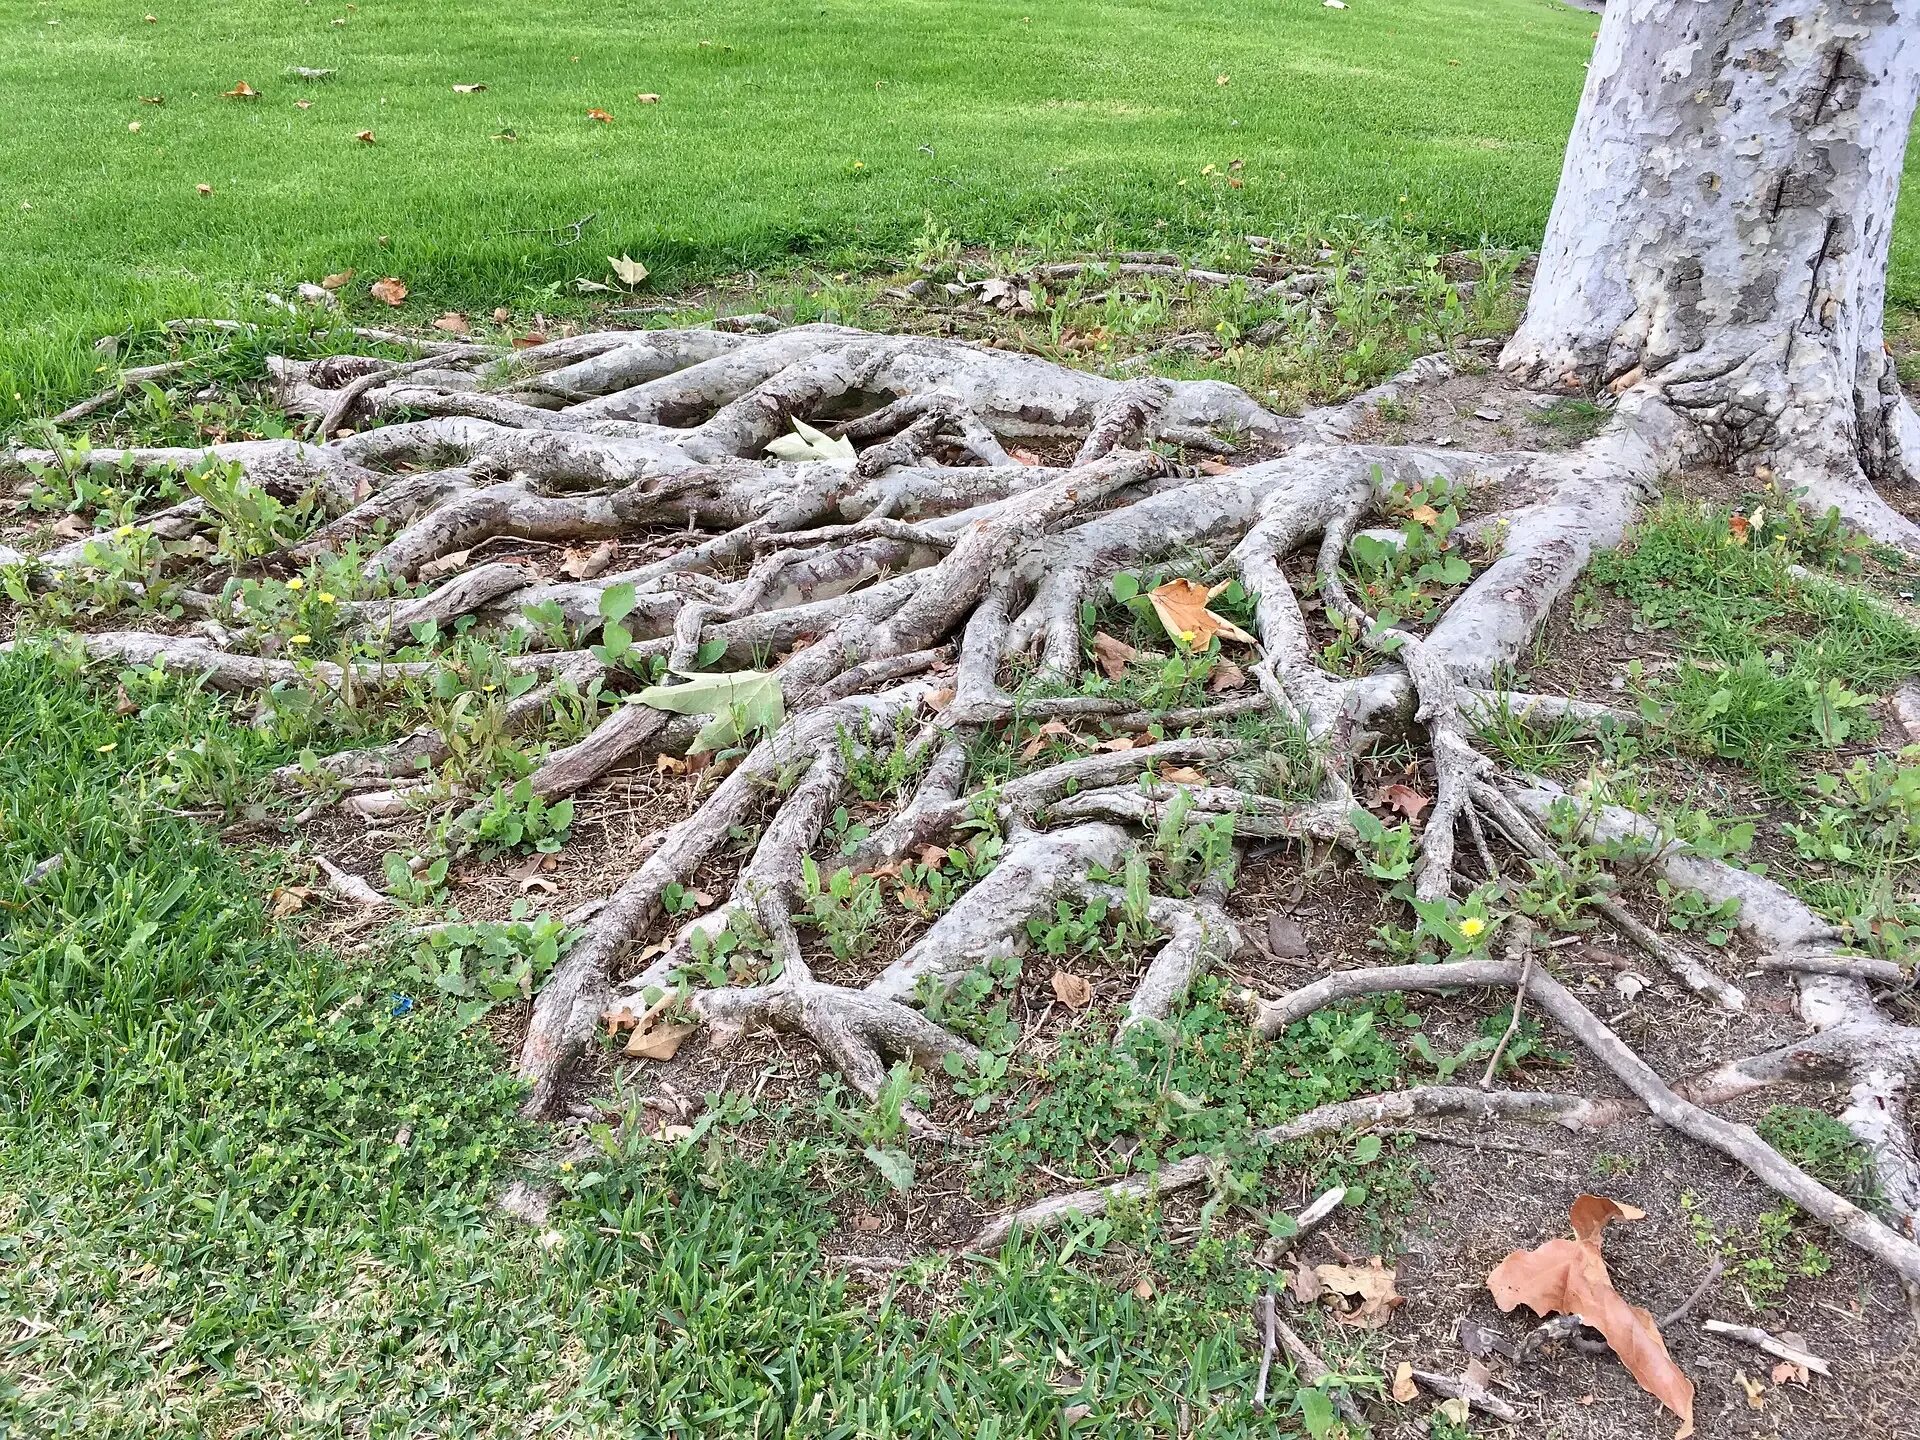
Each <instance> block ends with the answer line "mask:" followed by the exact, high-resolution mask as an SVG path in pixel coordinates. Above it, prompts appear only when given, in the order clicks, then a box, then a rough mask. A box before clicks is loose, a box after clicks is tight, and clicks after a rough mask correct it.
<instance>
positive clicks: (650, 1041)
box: [621, 1025, 699, 1133]
mask: <svg viewBox="0 0 1920 1440" xmlns="http://www.w3.org/2000/svg"><path fill="white" fill-rule="evenodd" d="M698 1028H699V1027H698V1026H697V1025H655V1026H653V1027H652V1028H650V1029H647V1030H639V1029H636V1030H635V1031H634V1032H633V1035H632V1037H631V1038H630V1039H629V1040H628V1041H627V1048H626V1049H625V1050H624V1051H622V1052H621V1053H623V1054H626V1055H632V1056H634V1057H635V1058H636V1059H640V1060H671V1059H672V1058H673V1057H674V1056H675V1055H677V1054H679V1053H680V1047H681V1046H682V1045H684V1044H685V1043H686V1040H687V1037H688V1036H689V1035H691V1034H693V1032H694V1031H695V1030H697V1029H698ZM689 1133H691V1132H689Z"/></svg>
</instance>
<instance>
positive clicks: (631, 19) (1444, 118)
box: [0, 0, 1915, 429]
mask: <svg viewBox="0 0 1920 1440" xmlns="http://www.w3.org/2000/svg"><path fill="white" fill-rule="evenodd" d="M145 13H146V4H145V0H139V3H135V0H127V3H123V0H112V3H108V0H31V3H24V4H19V5H14V6H11V7H8V8H7V9H6V11H5V12H4V16H0V123H3V124H4V127H5V135H6V140H5V144H4V145H3V146H0V429H3V428H4V427H5V426H6V425H7V424H9V423H11V422H14V421H17V420H19V419H21V418H22V417H23V416H24V415H26V414H30V413H45V411H46V409H47V407H48V405H49V404H51V402H53V401H55V400H60V399H64V398H68V397H72V396H74V395H77V394H80V393H84V392H87V391H88V390H90V389H92V388H97V382H96V381H95V378H94V375H95V367H96V366H98V365H99V364H100V363H101V360H100V357H99V356H97V355H95V354H94V353H93V352H92V351H91V350H90V349H89V348H88V347H89V345H90V344H91V342H92V341H93V340H94V339H96V338H97V337H99V336H101V335H103V334H109V333H113V332H128V331H130V330H135V329H138V328H141V327H150V326H151V325H152V324H154V323H155V322H157V321H160V320H163V319H166V318H169V317H175V316H181V315H191V314H202V313H218V314H234V313H245V311H246V309H247V307H249V306H250V305H255V304H257V302H258V299H259V297H260V296H261V295H262V294H263V293H265V292H268V291H273V292H278V293H283V294H290V293H291V288H292V286H293V285H294V284H296V283H297V282H298V281H301V280H315V279H318V278H319V277H320V276H322V275H325V274H329V273H337V272H339V271H341V270H344V269H347V268H349V267H351V268H353V269H356V270H357V271H358V272H359V280H360V283H359V285H358V286H357V287H355V289H354V291H353V298H354V299H355V302H356V303H357V304H358V305H360V306H362V307H364V308H366V309H367V310H369V311H371V310H380V311H381V312H382V313H383V314H384V313H386V312H385V311H384V307H380V306H377V305H375V304H374V303H373V302H371V301H369V300H367V299H366V298H365V285H366V284H367V282H369V281H371V280H373V279H375V278H377V277H379V276H381V275H397V276H400V277H401V278H403V279H404V280H405V281H406V282H407V284H408V285H409V286H411V287H412V291H413V298H412V300H410V301H409V302H408V304H407V306H406V308H405V310H404V311H402V312H400V315H399V318H400V319H403V320H414V321H416V322H418V321H423V320H424V319H426V318H427V317H429V316H430V315H432V314H435V313H438V312H439V311H441V310H445V309H449V308H458V309H466V310H490V309H491V308H492V307H494V306H496V305H502V304H505V305H509V306H512V307H515V308H516V310H518V311H522V312H525V311H530V310H531V309H533V308H535V307H542V308H544V309H546V310H547V311H548V313H552V312H553V311H554V310H555V309H557V308H558V309H564V308H566V307H567V306H568V305H569V304H570V303H571V304H576V305H577V304H579V303H581V302H580V301H579V299H578V297H577V294H576V292H574V291H573V290H572V282H573V281H574V280H575V279H576V278H577V277H580V276H586V277H589V278H592V279H596V280H606V279H608V278H610V277H609V275H608V273H607V267H606V264H605V261H604V258H603V257H605V256H606V255H609V254H613V255H618V254H620V253H622V252H628V253H631V254H632V255H633V256H635V257H636V258H639V259H642V260H644V262H645V263H646V264H647V265H649V266H650V267H652V268H653V271H654V274H655V280H654V282H653V284H654V286H655V287H656V288H659V287H666V286H672V285H675V284H678V283H682V282H684V281H686V280H688V279H690V278H695V277H699V276H705V275H710V274H713V273H716V272H722V271H729V270H735V269H741V268H748V267H774V266H778V265H779V264H781V263H782V262H784V261H786V260H788V259H790V258H791V257H794V256H799V255H804V256H807V257H809V258H811V259H816V260H822V261H824V262H825V263H827V264H829V265H838V264H846V265H853V264H855V263H858V262H860V261H863V260H871V259H873V258H876V257H884V256H887V255H889V254H895V255H897V254H902V253H904V252H905V250H906V249H907V247H909V246H910V245H911V242H912V240H913V239H914V237H915V236H916V235H917V234H919V233H920V232H921V231H922V230H923V229H924V228H926V227H928V226H929V224H931V226H932V227H933V228H934V229H936V230H937V229H942V228H944V229H946V230H949V231H951V232H952V233H953V234H954V235H956V236H957V237H959V238H960V239H961V240H963V241H966V242H970V243H971V242H1009V241H1013V240H1015V239H1018V238H1025V239H1028V240H1030V241H1040V242H1043V243H1044V242H1047V241H1053V242H1055V243H1059V244H1068V243H1077V242H1085V241H1094V242H1098V241H1102V240H1113V241H1124V242H1156V241H1158V242H1177V241H1183V240H1191V239H1194V238H1196V237H1202V236H1208V235H1220V234H1224V235H1238V234H1243V233H1246V232H1248V231H1252V232H1255V233H1273V232H1276V231H1279V232H1289V231H1293V230H1295V229H1297V228H1300V227H1303V226H1305V227H1311V226H1314V225H1326V224H1340V223H1348V224H1350V223H1352V221H1353V220H1355V219H1359V220H1364V221H1367V222H1378V221H1382V220H1384V221H1387V222H1388V223H1392V224H1395V225H1403V226H1406V227H1408V228H1409V229H1412V230H1414V231H1417V232H1422V233H1428V234H1431V236H1433V237H1434V238H1435V239H1436V241H1438V242H1441V243H1443V244H1452V243H1468V244H1470V243H1478V242H1479V241H1480V240H1481V239H1482V238H1483V237H1485V238H1489V239H1491V240H1492V241H1494V242H1495V243H1506V244H1517V245H1527V244H1532V243H1534V242H1536V241H1537V239H1538V236H1539V234H1540V231H1541V229H1542V226H1543V225H1544V223H1545V219H1546V214H1547V210H1548V206H1549V204H1550V203H1551V200H1552V195H1553V190H1554V185H1555V182H1556V180H1557V178H1558V175H1559V170H1560V161H1561V151H1562V146H1563V143H1564V139H1565V135H1566V131H1567V129H1568V126H1569V125H1570V123H1571V120H1572V116H1573V111H1574V107H1575V104H1576V102H1577V99H1578V96H1579V90H1580V85H1581V82H1582V77H1583V73H1584V71H1583V68H1582V67H1583V62H1584V61H1585V59H1586V56H1587V53H1588V51H1589V49H1590V46H1591V39H1592V36H1593V34H1594V30H1595V26H1596V24H1597V21H1596V19H1595V17H1593V16H1590V15H1586V14H1582V13H1577V12H1575V11H1572V10H1570V9H1568V8H1567V7H1566V6H1565V5H1563V4H1561V3H1559V0H1368V3H1366V4H1364V5H1361V4H1356V5H1354V6H1353V7H1351V8H1350V9H1347V10H1344V11H1340V10H1329V9H1327V8H1325V7H1324V6H1323V5H1322V4H1321V3H1320V0H1260V3H1256V4H1250V5H1238V4H1236V5H1224V4H1214V5H1193V4H1190V3H1183V0H1109V3H1092V0H1058V3H1055V4H1051V5H1046V6H1038V5H1034V4H1031V3H1029V0H815V3H808V4H805V5H792V4H784V3H773V0H752V3H739V0H736V3H728V4H720V3H714V0H685V3H675V4H671V5H669V4H664V3H635V0H601V3H595V4H592V5H587V4H580V3H572V0H558V3H554V4H547V5H540V6H533V7H514V6H500V5H497V4H490V3H480V0H436V3H434V4H431V5H417V4H416V5H409V4H404V3H401V0H362V3H357V4H353V5H349V4H347V3H345V0H323V3H315V4H296V3H291V0H272V3H267V0H194V3H192V4H183V3H171V4H169V3H166V0H155V3H154V8H153V12H152V13H153V15H154V23H151V24H149V23H146V21H145V20H144V19H143V16H144V14H145ZM336 22H338V23H336ZM290 66H306V67H309V68H321V69H332V70H334V71H335V72H336V73H335V75H334V76H333V77H332V78H331V79H328V80H325V81H319V82H311V81H301V80H297V79H294V78H291V77H290V76H289V74H288V67H290ZM240 81H245V82H247V83H248V84H249V85H250V86H252V87H253V88H254V89H255V90H257V91H258V92H259V98H258V99H252V100H241V99H227V98H223V92H226V91H229V90H231V89H232V88H233V87H234V86H235V84H236V83H237V82H240ZM457 84H484V85H486V86H487V87H488V88H487V89H486V90H485V91H483V92H480V93H475V94H469V95H459V94H455V93H454V91H453V87H454V86H455V85H457ZM640 93H652V94H658V95H659V96H661V97H662V98H661V100H660V101H659V103H657V104H651V105H648V104H641V103H640V102H638V101H637V100H636V99H635V96H636V95H637V94H640ZM142 97H160V98H163V99H164V101H165V103H164V104H147V103H142ZM296 101H307V102H310V104H309V105H308V107H307V108H304V109H302V108H298V107H297V106H296ZM593 109H599V110H603V111H605V112H606V113H608V114H610V115H611V116H612V119H611V121H610V122H605V123H602V122H597V121H594V120H592V119H589V118H588V111H589V110H593ZM136 125H137V126H138V129H137V130H136V129H134V128H132V127H134V126H136ZM362 131H371V132H372V134H373V143H371V144H368V143H365V142H363V141H361V140H358V139H356V138H355V137H356V135H357V134H358V133H359V132H362ZM509 134H511V135H513V136H515V137H517V138H514V139H506V138H500V137H503V136H506V135H509ZM1234 160H1240V161H1244V170H1243V171H1240V172H1237V173H1233V174H1231V176H1230V173H1229V168H1228V167H1229V163H1230V162H1232V161H1234ZM1208 166H1213V167H1216V168H1215V170H1214V173H1212V174H1206V173H1203V172H1204V171H1205V170H1206V167H1208ZM1230 179H1232V180H1235V181H1241V182H1243V188H1234V186H1233V185H1232V184H1230V183H1229V180H1230ZM201 185H206V186H210V187H211V190H212V193H211V194H210V195H203V194H201V193H200V192H199V191H198V189H197V188H196V187H198V186H201ZM589 214H592V215H595V216H596V217H597V218H596V219H595V220H594V221H593V223H592V225H591V226H590V227H589V228H588V229H587V230H586V233H585V235H584V238H582V239H581V241H580V242H579V243H578V244H577V245H573V246H570V247H560V246H556V245H555V244H554V243H553V239H552V238H551V237H549V236H548V235H546V234H544V233H514V232H516V231H544V230H546V229H548V228H550V227H557V226H562V225H565V224H567V223H569V222H572V221H575V220H578V219H580V218H581V217H583V216H586V215H589ZM1904 233H1905V232H1903V236H1904ZM1913 248H1914V247H1913V246H1911V245H1908V246H1907V247H1906V249H1905V250H1903V266H1904V268H1903V272H1902V273H1903V275H1904V276H1907V277H1909V279H1911V277H1912V276H1913V275H1914V273H1915V272H1914V265H1913V262H1912V251H1913ZM1912 288H1913V286H1912V285H1909V289H1910V290H1911V289H1912ZM16 394H18V395H19V396H20V397H21V398H20V399H19V400H17V401H16V400H15V399H14V398H13V397H14V396H15V395H16Z"/></svg>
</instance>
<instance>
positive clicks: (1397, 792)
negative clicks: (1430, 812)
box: [1380, 785, 1433, 820]
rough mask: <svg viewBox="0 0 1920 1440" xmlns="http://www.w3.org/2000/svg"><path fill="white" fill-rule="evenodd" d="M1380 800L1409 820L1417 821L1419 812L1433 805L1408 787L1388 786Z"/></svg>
mask: <svg viewBox="0 0 1920 1440" xmlns="http://www.w3.org/2000/svg"><path fill="white" fill-rule="evenodd" d="M1380 798H1381V799H1383V800H1385V801H1386V802H1387V804H1389V805H1391V806H1392V807H1393V808H1394V809H1395V810H1398V811H1399V812H1400V813H1401V814H1402V815H1404V816H1406V817H1407V819H1409V820H1418V819H1419V818H1420V812H1421V811H1422V810H1424V809H1426V808H1427V806H1429V805H1431V804H1432V803H1433V802H1432V801H1431V800H1429V799H1428V798H1427V797H1426V796H1424V795H1422V794H1421V793H1420V792H1419V791H1418V790H1415V789H1414V788H1413V787H1412V786H1410V785H1389V786H1387V788H1386V789H1385V790H1383V791H1381V792H1380Z"/></svg>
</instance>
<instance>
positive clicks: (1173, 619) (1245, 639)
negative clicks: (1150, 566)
mask: <svg viewBox="0 0 1920 1440" xmlns="http://www.w3.org/2000/svg"><path fill="white" fill-rule="evenodd" d="M1216 593H1218V592H1217V591H1213V590H1209V589H1207V587H1206V586H1204V585H1202V584H1201V583H1200V582H1199V581H1197V580H1187V579H1184V578H1183V579H1179V580H1169V581H1167V583H1166V584H1164V585H1160V586H1156V587H1155V588H1154V589H1153V590H1150V591H1149V592H1147V598H1148V599H1149V600H1151V601H1152V602H1153V613H1154V614H1155V615H1158V616H1159V617H1160V623H1161V625H1162V626H1164V627H1165V628H1166V632H1167V634H1169V635H1170V636H1172V637H1173V638H1174V639H1175V640H1176V641H1178V642H1179V643H1180V644H1182V645H1185V646H1186V647H1187V648H1188V649H1190V650H1204V649H1206V648H1207V644H1208V642H1209V641H1211V640H1212V639H1213V638H1214V637H1215V636H1218V637H1220V638H1221V639H1222V640H1238V641H1239V642H1240V643H1241V644H1242V645H1251V644H1253V643H1254V639H1253V636H1251V635H1249V634H1247V632H1246V631H1244V630H1242V629H1241V628H1240V627H1239V626H1238V625H1235V624H1234V623H1233V622H1232V621H1231V620H1223V619H1222V618H1221V617H1220V616H1218V615H1216V614H1214V613H1213V612H1212V611H1211V610H1209V609H1208V608H1207V602H1208V601H1209V600H1211V599H1213V597H1214V595H1215V594H1216Z"/></svg>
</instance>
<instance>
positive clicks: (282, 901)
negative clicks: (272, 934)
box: [268, 885, 314, 920]
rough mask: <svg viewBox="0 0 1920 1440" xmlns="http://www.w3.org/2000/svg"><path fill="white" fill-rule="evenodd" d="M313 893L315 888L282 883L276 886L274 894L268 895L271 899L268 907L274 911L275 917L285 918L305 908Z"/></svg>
mask: <svg viewBox="0 0 1920 1440" xmlns="http://www.w3.org/2000/svg"><path fill="white" fill-rule="evenodd" d="M313 895H314V892H313V890H312V889H311V888H309V887H308V886H305V885H280V886H277V887H275V889H274V891H273V894H272V895H271V896H270V897H268V898H269V901H270V904H269V907H268V908H269V909H270V910H271V911H272V914H273V918H274V919H276V920H284V919H286V918H287V916H289V915H292V914H293V913H295V912H296V911H299V910H303V909H305V908H306V904H307V901H309V900H311V899H312V898H313Z"/></svg>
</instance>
